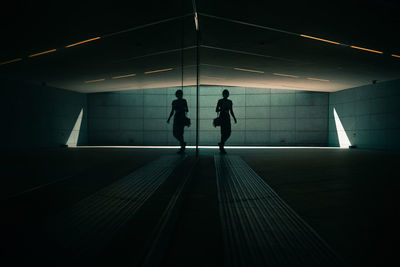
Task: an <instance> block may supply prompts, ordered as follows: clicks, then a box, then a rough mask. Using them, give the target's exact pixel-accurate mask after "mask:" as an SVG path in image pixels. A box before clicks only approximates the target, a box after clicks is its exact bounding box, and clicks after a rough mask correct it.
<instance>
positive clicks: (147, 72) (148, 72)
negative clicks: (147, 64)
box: [144, 68, 173, 74]
mask: <svg viewBox="0 0 400 267" xmlns="http://www.w3.org/2000/svg"><path fill="white" fill-rule="evenodd" d="M169 70H173V68H169V69H162V70H151V71H146V72H145V73H144V74H151V73H156V72H163V71H169Z"/></svg>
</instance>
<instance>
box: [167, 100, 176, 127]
mask: <svg viewBox="0 0 400 267" xmlns="http://www.w3.org/2000/svg"><path fill="white" fill-rule="evenodd" d="M174 110H175V109H174V105H173V104H172V109H171V112H170V113H169V117H168V120H167V123H169V120H170V119H171V117H172V115H174Z"/></svg>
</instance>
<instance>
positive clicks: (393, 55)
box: [392, 54, 400, 58]
mask: <svg viewBox="0 0 400 267" xmlns="http://www.w3.org/2000/svg"><path fill="white" fill-rule="evenodd" d="M392 57H397V58H400V56H399V55H395V54H392Z"/></svg>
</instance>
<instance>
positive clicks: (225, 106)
mask: <svg viewBox="0 0 400 267" xmlns="http://www.w3.org/2000/svg"><path fill="white" fill-rule="evenodd" d="M222 96H223V97H224V98H222V99H220V100H218V103H217V108H216V109H215V111H216V112H217V113H218V117H217V118H216V119H215V120H214V126H221V142H220V143H218V146H219V151H220V152H221V153H222V154H226V151H225V149H224V145H225V142H226V140H228V138H229V136H231V117H230V116H229V113H230V114H231V115H232V117H233V120H234V121H235V123H237V120H236V117H235V114H234V113H233V109H232V101H231V100H229V99H228V97H229V91H228V90H226V89H225V90H224V91H223V92H222Z"/></svg>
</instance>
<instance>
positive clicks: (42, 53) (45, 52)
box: [28, 49, 57, 57]
mask: <svg viewBox="0 0 400 267" xmlns="http://www.w3.org/2000/svg"><path fill="white" fill-rule="evenodd" d="M55 51H57V49H50V50H47V51H43V52H40V53H36V54H32V55H29V56H28V57H37V56H40V55H44V54H48V53H52V52H55Z"/></svg>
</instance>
